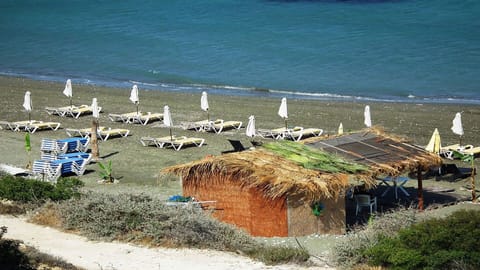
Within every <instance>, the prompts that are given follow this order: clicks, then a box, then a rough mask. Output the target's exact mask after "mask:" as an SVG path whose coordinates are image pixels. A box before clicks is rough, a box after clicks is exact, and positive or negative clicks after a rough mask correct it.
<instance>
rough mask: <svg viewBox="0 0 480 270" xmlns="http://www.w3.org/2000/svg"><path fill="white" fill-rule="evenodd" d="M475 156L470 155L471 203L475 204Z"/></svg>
mask: <svg viewBox="0 0 480 270" xmlns="http://www.w3.org/2000/svg"><path fill="white" fill-rule="evenodd" d="M474 161H475V156H474V155H473V154H472V202H475V200H476V199H477V194H476V192H475V164H474Z"/></svg>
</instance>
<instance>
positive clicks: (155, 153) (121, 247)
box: [0, 76, 480, 269]
mask: <svg viewBox="0 0 480 270" xmlns="http://www.w3.org/2000/svg"><path fill="white" fill-rule="evenodd" d="M73 84H74V85H73V103H74V104H75V105H81V104H91V102H92V98H94V97H96V98H97V99H98V102H99V105H100V106H101V107H102V108H103V111H102V114H101V115H100V120H99V122H100V125H102V126H106V127H112V128H127V129H129V130H130V131H131V135H130V136H128V137H126V138H112V139H109V140H107V141H105V142H103V141H100V142H99V149H100V156H101V158H102V160H103V161H110V160H111V161H112V165H113V174H114V176H115V177H116V178H117V179H119V181H120V182H119V184H116V185H101V184H98V183H97V181H98V180H99V179H100V177H99V175H98V166H97V165H96V164H94V163H92V164H90V165H88V166H87V171H86V173H85V175H83V176H81V177H80V179H81V180H83V181H84V182H85V184H86V188H87V189H92V190H99V191H105V192H125V191H128V192H145V193H151V194H155V195H156V196H161V197H162V196H163V197H165V198H167V197H168V196H171V195H174V194H180V193H181V188H180V183H179V181H173V180H176V179H174V178H171V177H167V176H163V175H160V174H159V171H160V170H161V169H162V168H164V167H166V166H170V165H174V164H179V163H184V162H188V161H193V160H197V159H202V158H204V157H205V156H208V155H221V154H222V152H223V151H228V150H231V149H233V148H232V146H231V145H230V143H229V141H228V139H234V140H240V141H241V142H242V144H243V145H244V146H246V147H250V146H251V142H250V138H248V137H246V135H245V129H244V128H242V129H240V130H233V131H231V130H230V131H226V132H222V133H221V134H215V133H209V132H195V131H191V130H184V129H183V128H182V124H183V123H186V122H192V121H198V120H204V119H206V117H207V114H206V113H205V112H203V111H201V110H200V96H201V93H181V92H160V91H146V90H143V89H140V93H139V95H140V110H141V111H143V112H162V110H163V106H164V105H168V106H169V107H170V109H171V112H172V118H173V123H174V125H175V126H174V128H173V129H172V132H173V134H175V135H178V136H181V135H185V136H194V137H201V138H204V139H205V145H204V146H202V147H201V148H197V147H189V148H185V149H182V150H181V151H173V150H172V149H159V148H156V147H143V146H142V145H141V143H140V138H141V137H143V136H155V137H160V136H168V135H169V129H168V128H167V127H164V126H163V125H162V122H161V121H160V122H154V123H151V124H148V125H146V126H143V125H138V124H122V123H118V122H112V121H110V120H109V119H108V114H109V113H126V112H132V111H135V110H136V107H135V105H134V104H132V103H131V102H130V101H129V99H128V98H129V94H130V89H113V88H104V87H93V86H87V85H77V84H75V81H73ZM63 88H64V85H63V84H62V83H53V82H45V81H32V80H28V79H24V78H15V77H1V76H0V97H1V98H0V110H1V114H0V115H1V117H0V120H4V121H20V120H26V119H28V115H27V113H26V112H25V111H24V110H23V107H22V103H23V96H24V94H25V91H27V90H28V91H31V92H32V100H33V111H32V113H31V117H32V119H35V120H42V121H55V122H60V123H61V129H59V130H57V131H37V132H35V133H34V134H32V135H31V140H32V153H31V157H30V159H31V160H34V159H38V158H39V157H40V141H41V139H42V138H56V139H59V138H66V137H67V135H66V132H65V129H66V128H87V127H91V122H92V117H91V116H89V115H87V116H81V117H80V118H78V119H73V118H66V117H59V116H52V115H49V114H47V112H46V111H45V110H44V108H45V107H46V106H54V107H59V106H66V105H68V104H69V100H68V98H67V97H65V96H64V95H63V94H62V91H63ZM209 103H210V118H211V119H217V118H221V119H225V120H239V121H243V123H244V126H246V123H247V121H248V117H249V116H250V115H255V117H256V126H257V128H277V127H282V126H283V125H284V122H283V119H281V118H280V117H279V116H278V115H277V111H278V106H279V105H280V100H277V99H271V98H266V97H256V98H253V97H239V96H228V95H209ZM367 104H368V105H370V108H371V112H372V121H373V124H374V125H378V126H381V127H383V128H384V129H385V131H386V132H390V133H394V134H397V135H400V136H405V137H407V138H409V139H411V142H412V143H414V144H417V145H426V144H427V143H428V140H429V139H430V136H431V134H432V132H433V130H434V129H435V128H438V129H439V131H440V135H441V138H442V144H443V145H449V144H454V143H458V142H459V138H458V136H457V135H455V134H453V133H452V131H451V130H450V128H451V126H452V119H453V118H454V116H455V113H456V112H463V114H462V120H463V126H464V129H465V136H463V138H462V142H463V143H464V144H472V145H474V146H479V145H480V122H479V121H478V119H480V118H479V117H480V106H474V105H452V104H449V105H444V104H416V103H367V102H361V101H359V102H333V101H318V100H295V99H289V100H288V109H289V119H288V124H289V126H303V127H317V128H322V129H323V130H324V134H327V135H329V134H330V135H333V134H335V133H336V132H337V128H338V125H339V123H340V122H342V123H343V126H344V130H345V131H353V130H359V129H362V128H364V125H363V109H364V106H365V105H367ZM260 140H264V141H268V139H260ZM0 153H1V155H0V163H4V164H10V165H13V166H17V167H24V166H25V164H26V163H27V162H28V159H29V157H28V156H27V154H26V152H25V150H24V133H22V132H11V131H5V130H0ZM437 184H438V183H437ZM435 185H436V184H435ZM447 185H448V183H447ZM425 187H427V188H428V187H429V184H428V183H426V185H425ZM465 193H466V194H468V192H465ZM0 225H6V226H8V227H10V226H11V228H12V229H11V230H9V234H8V237H13V238H18V239H22V240H24V241H25V242H26V243H27V244H32V245H34V246H38V247H40V248H41V250H42V249H43V251H45V252H47V253H52V254H54V255H57V252H59V251H58V248H57V250H54V248H53V247H51V248H47V249H45V246H44V245H45V244H42V243H40V242H39V241H41V240H40V239H39V238H37V237H35V238H29V236H25V235H23V236H21V233H20V232H18V231H19V230H20V227H19V226H26V227H22V228H24V230H27V231H28V230H33V229H35V230H36V229H38V230H40V231H39V235H41V234H50V233H53V236H52V235H51V236H50V240H48V241H51V240H53V239H57V238H58V240H60V239H64V238H65V239H69V238H70V237H72V238H77V236H69V235H67V234H63V233H61V234H59V235H56V234H57V233H60V232H53V229H49V228H40V227H38V226H35V225H31V224H26V223H25V222H24V221H23V220H22V219H18V218H10V217H1V218H0ZM28 226H33V227H32V228H30V227H28ZM14 227H15V228H17V227H18V228H19V229H15V230H14V229H13V228H14ZM17 230H18V231H17ZM45 241H47V240H45ZM81 241H82V242H85V243H86V245H87V244H88V245H92V246H86V247H85V248H86V249H90V250H92V251H93V252H92V254H83V255H81V254H79V253H73V254H71V255H65V254H60V253H58V256H62V257H63V256H65V257H64V259H66V260H67V261H69V262H72V263H74V264H77V262H78V265H79V266H83V267H85V268H87V269H157V268H158V269H164V268H167V267H168V268H171V267H172V266H175V268H178V267H187V266H188V267H191V266H192V265H195V266H196V269H238V268H240V267H243V268H247V269H298V268H297V267H293V268H291V267H290V266H280V268H271V267H267V266H264V265H262V264H260V263H257V262H253V261H250V260H248V259H245V258H243V257H239V256H236V255H235V254H227V255H225V254H221V255H219V254H220V252H213V253H210V251H190V250H187V251H186V250H164V249H155V250H149V249H140V248H137V247H133V246H130V245H127V244H118V247H117V246H116V249H111V246H109V245H110V244H101V243H91V242H88V241H85V240H84V239H83V240H81ZM87 242H88V243H87ZM63 244H64V245H72V244H71V243H68V242H66V243H63ZM59 245H60V244H59ZM112 245H113V244H112ZM115 245H117V244H115ZM52 246H53V245H52ZM102 248H105V249H106V250H108V252H107V251H105V252H106V253H102V252H100V249H102ZM76 249H77V248H72V250H76ZM63 251H65V249H63ZM95 251H97V252H95ZM139 253H141V254H142V257H140V258H139V257H133V256H134V255H135V254H136V255H138V254H139ZM118 254H122V255H121V256H115V255H118ZM159 254H163V255H162V256H159ZM67 256H69V257H67ZM79 256H92V257H91V258H94V256H99V257H98V259H89V260H88V263H86V262H85V264H83V262H82V263H81V260H78V261H77V259H78V258H79ZM130 256H132V257H130ZM143 256H146V257H143ZM225 256H226V257H225ZM116 257H122V258H124V259H125V260H123V259H122V261H118V260H117V258H116ZM157 257H159V258H160V257H161V258H162V259H159V260H158V261H157V260H154V259H153V258H157ZM95 258H96V257H95ZM172 258H185V259H182V260H175V262H176V263H177V264H173V263H172V261H173V260H172ZM189 258H190V259H192V260H189ZM203 259H205V260H206V261H205V264H201V263H199V264H197V263H196V262H197V261H196V260H199V261H202V260H203ZM179 261H180V262H179ZM132 262H137V263H134V264H133V265H132V264H131V263H132ZM139 262H142V263H143V262H145V263H147V262H151V263H152V264H145V265H143V264H140V263H139ZM178 263H181V264H178ZM100 266H101V267H100ZM140 266H142V267H140ZM197 266H202V267H204V268H198V267H197ZM109 267H110V268H109ZM135 267H137V268H135ZM282 267H283V268H282Z"/></svg>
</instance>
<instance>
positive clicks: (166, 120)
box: [163, 105, 173, 140]
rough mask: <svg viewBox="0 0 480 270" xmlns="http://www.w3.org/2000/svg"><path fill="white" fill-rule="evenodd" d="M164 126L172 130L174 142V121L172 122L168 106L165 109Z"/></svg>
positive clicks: (171, 136)
mask: <svg viewBox="0 0 480 270" xmlns="http://www.w3.org/2000/svg"><path fill="white" fill-rule="evenodd" d="M163 124H164V125H165V126H167V127H169V128H170V139H171V140H173V135H172V126H173V121H172V116H171V115H170V108H169V107H168V105H165V106H164V107H163Z"/></svg>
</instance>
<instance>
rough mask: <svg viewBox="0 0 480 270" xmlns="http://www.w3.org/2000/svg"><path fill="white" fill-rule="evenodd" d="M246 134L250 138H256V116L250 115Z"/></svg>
mask: <svg viewBox="0 0 480 270" xmlns="http://www.w3.org/2000/svg"><path fill="white" fill-rule="evenodd" d="M245 134H246V135H247V136H248V137H252V138H253V137H255V116H253V115H250V117H248V124H247V129H246V131H245Z"/></svg>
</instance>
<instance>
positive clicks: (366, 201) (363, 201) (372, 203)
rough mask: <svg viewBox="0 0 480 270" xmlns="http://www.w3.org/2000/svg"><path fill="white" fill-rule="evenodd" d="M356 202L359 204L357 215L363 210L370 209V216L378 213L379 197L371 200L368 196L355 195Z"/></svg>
mask: <svg viewBox="0 0 480 270" xmlns="http://www.w3.org/2000/svg"><path fill="white" fill-rule="evenodd" d="M354 197H355V202H356V203H357V207H356V210H355V215H358V213H360V212H361V210H362V208H369V209H370V214H372V213H373V211H375V212H377V197H373V198H371V197H370V195H367V194H358V195H355V196H354Z"/></svg>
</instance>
